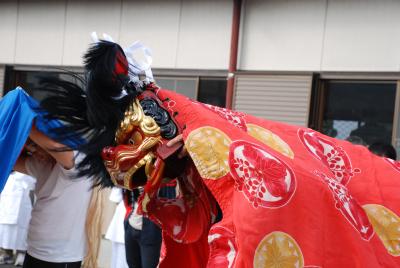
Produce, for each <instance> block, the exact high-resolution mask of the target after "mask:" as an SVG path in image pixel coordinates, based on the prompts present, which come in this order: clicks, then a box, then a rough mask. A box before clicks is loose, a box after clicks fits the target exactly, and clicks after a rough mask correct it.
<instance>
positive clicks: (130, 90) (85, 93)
mask: <svg viewBox="0 0 400 268" xmlns="http://www.w3.org/2000/svg"><path fill="white" fill-rule="evenodd" d="M84 63H85V75H84V77H83V78H81V77H79V76H78V75H76V74H69V75H70V76H72V78H74V79H75V80H78V81H79V83H78V84H76V83H72V82H69V81H66V80H62V79H58V78H43V79H42V80H41V83H40V87H39V89H38V90H40V91H45V92H46V93H47V97H46V98H45V99H44V100H43V101H41V103H40V106H41V109H43V110H45V111H46V112H47V113H48V114H47V118H48V119H58V120H60V121H62V122H63V123H64V126H63V127H59V128H56V129H53V130H52V131H53V132H54V134H55V135H56V136H57V137H58V138H57V140H58V141H62V140H63V139H65V138H84V139H85V143H84V144H81V145H78V146H76V148H64V149H65V150H67V149H72V150H79V151H80V152H82V153H84V155H85V156H84V158H83V160H82V161H81V162H80V163H78V166H77V167H78V169H79V174H78V175H79V176H88V177H93V178H94V179H95V180H96V184H97V185H101V186H111V185H112V182H111V179H110V175H109V174H108V172H107V170H106V168H105V166H104V164H103V160H102V158H101V151H102V149H103V148H104V147H106V146H112V145H114V143H115V142H114V137H115V132H116V129H117V127H118V124H119V122H120V121H121V120H122V119H123V118H124V112H125V110H126V108H127V106H128V105H129V103H130V102H131V101H132V100H133V99H134V98H135V97H136V96H137V95H138V94H139V93H140V92H141V91H142V90H143V88H142V85H140V84H134V83H132V82H130V79H129V76H128V62H127V61H126V57H125V54H124V52H123V50H122V48H121V47H120V46H119V45H118V44H116V43H113V42H108V41H100V42H97V43H94V44H92V45H91V47H90V48H89V50H88V52H87V53H86V54H85V55H84ZM79 84H81V85H83V86H81V85H79ZM123 90H124V91H125V92H126V93H127V94H126V95H121V93H122V92H123Z"/></svg>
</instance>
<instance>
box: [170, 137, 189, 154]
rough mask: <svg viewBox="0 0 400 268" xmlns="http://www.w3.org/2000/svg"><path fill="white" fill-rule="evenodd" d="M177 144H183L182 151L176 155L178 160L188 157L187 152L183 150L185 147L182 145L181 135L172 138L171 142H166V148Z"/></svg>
mask: <svg viewBox="0 0 400 268" xmlns="http://www.w3.org/2000/svg"><path fill="white" fill-rule="evenodd" d="M177 143H182V144H183V147H182V150H181V151H180V152H179V153H178V158H183V157H185V156H187V155H188V152H187V150H186V148H185V145H184V143H183V136H182V134H179V135H178V136H176V137H175V138H173V139H172V140H170V141H168V142H167V147H172V146H174V145H175V144H177Z"/></svg>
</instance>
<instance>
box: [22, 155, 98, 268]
mask: <svg viewBox="0 0 400 268" xmlns="http://www.w3.org/2000/svg"><path fill="white" fill-rule="evenodd" d="M26 169H27V170H28V173H29V174H30V175H32V176H34V177H36V178H37V184H36V190H35V194H36V197H37V200H36V203H35V205H34V206H33V210H32V218H31V221H30V224H29V232H28V253H29V255H31V256H33V257H35V258H37V259H40V260H43V261H48V262H77V261H82V260H83V258H84V256H85V254H86V232H85V221H86V214H87V209H88V205H89V201H90V197H91V192H92V191H91V186H92V182H91V181H90V180H89V179H87V178H76V170H75V169H74V168H72V169H70V170H66V169H64V168H63V167H62V166H61V165H59V164H57V163H56V164H55V165H51V164H48V163H43V162H39V161H38V160H36V159H35V158H29V159H28V160H27V161H26Z"/></svg>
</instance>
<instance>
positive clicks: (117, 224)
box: [105, 188, 128, 268]
mask: <svg viewBox="0 0 400 268" xmlns="http://www.w3.org/2000/svg"><path fill="white" fill-rule="evenodd" d="M109 199H110V201H111V202H114V203H118V205H117V207H116V209H115V212H114V216H113V218H112V220H111V223H110V225H109V226H108V229H107V233H106V236H105V237H106V239H109V240H111V250H112V251H111V267H110V268H128V264H127V262H126V254H125V231H124V218H125V213H126V209H125V205H124V201H123V197H122V189H120V188H113V189H112V190H111V194H110V198H109Z"/></svg>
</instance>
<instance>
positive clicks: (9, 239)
mask: <svg viewBox="0 0 400 268" xmlns="http://www.w3.org/2000/svg"><path fill="white" fill-rule="evenodd" d="M35 183H36V179H35V178H33V177H31V176H28V175H24V174H22V173H19V172H13V173H11V174H10V176H9V178H8V180H7V183H6V185H5V187H4V189H3V192H2V193H1V195H0V248H2V249H4V250H5V254H4V255H2V256H1V258H0V264H12V263H14V258H13V255H12V253H13V251H17V252H18V254H17V257H16V260H15V265H22V263H23V261H24V255H25V254H24V252H25V251H26V249H27V244H26V240H27V235H28V225H29V221H30V219H31V211H32V200H31V198H30V193H31V191H33V190H34V188H35Z"/></svg>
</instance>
